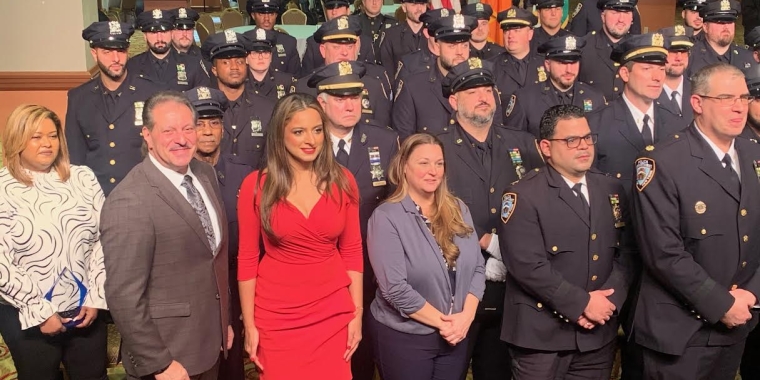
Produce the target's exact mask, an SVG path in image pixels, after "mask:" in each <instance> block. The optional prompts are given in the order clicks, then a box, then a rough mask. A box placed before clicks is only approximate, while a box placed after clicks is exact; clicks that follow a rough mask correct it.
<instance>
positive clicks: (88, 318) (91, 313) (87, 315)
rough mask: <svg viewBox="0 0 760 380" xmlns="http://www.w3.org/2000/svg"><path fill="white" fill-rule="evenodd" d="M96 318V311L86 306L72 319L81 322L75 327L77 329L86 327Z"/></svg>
mask: <svg viewBox="0 0 760 380" xmlns="http://www.w3.org/2000/svg"><path fill="white" fill-rule="evenodd" d="M97 317H98V309H94V308H91V307H87V306H82V307H81V308H80V310H79V315H77V316H76V317H74V320H75V321H78V320H80V319H81V320H82V323H80V324H78V325H77V328H78V329H81V328H85V327H88V326H90V325H91V324H92V322H94V321H95V318H97Z"/></svg>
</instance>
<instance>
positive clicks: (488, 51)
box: [470, 42, 507, 60]
mask: <svg viewBox="0 0 760 380" xmlns="http://www.w3.org/2000/svg"><path fill="white" fill-rule="evenodd" d="M506 51H507V49H504V48H503V47H501V46H499V45H496V44H495V43H493V42H486V45H485V46H483V48H482V49H480V50H478V49H476V48H475V46H473V45H472V44H470V58H473V57H477V58H480V59H482V60H491V59H494V58H496V56H497V55H499V54H501V53H505V52H506Z"/></svg>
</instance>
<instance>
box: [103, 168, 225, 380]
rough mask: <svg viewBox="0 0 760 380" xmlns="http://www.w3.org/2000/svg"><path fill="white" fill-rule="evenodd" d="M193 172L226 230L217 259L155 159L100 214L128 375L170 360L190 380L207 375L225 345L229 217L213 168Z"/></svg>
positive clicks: (148, 371) (111, 299) (114, 312)
mask: <svg viewBox="0 0 760 380" xmlns="http://www.w3.org/2000/svg"><path fill="white" fill-rule="evenodd" d="M190 168H191V170H192V171H193V174H195V176H196V177H198V179H199V182H200V183H201V185H202V186H203V188H204V190H205V191H206V194H208V196H209V198H210V199H211V202H210V203H212V204H213V207H214V209H215V210H216V213H217V216H218V219H219V226H220V228H221V229H222V239H221V244H220V245H219V248H217V249H218V251H217V252H216V254H215V255H212V252H211V247H210V246H209V243H208V240H207V239H206V234H205V232H204V230H203V226H202V225H201V221H200V218H198V216H197V214H196V213H195V211H194V210H193V208H192V206H190V203H189V202H188V201H187V200H186V199H185V198H184V197H183V196H182V194H180V192H179V191H177V188H176V187H175V186H174V185H172V184H171V182H169V180H168V179H167V178H166V176H164V175H163V174H162V173H161V172H160V171H159V170H158V168H156V166H155V165H154V164H153V162H152V161H151V160H150V158H149V157H146V158H145V160H144V161H143V162H142V163H140V164H138V165H137V166H135V167H134V168H133V169H132V171H130V172H129V174H127V176H126V177H125V178H124V180H123V181H122V182H121V183H120V184H119V185H118V186H117V187H116V189H114V191H113V192H112V193H111V194H110V195H109V196H108V197H107V198H106V202H105V205H104V206H103V211H102V213H101V233H102V237H101V242H102V244H103V254H104V257H105V266H106V275H107V276H106V284H105V290H106V299H108V303H109V304H108V306H109V307H110V310H111V314H112V315H113V319H114V321H115V322H116V328H117V329H118V330H119V332H120V333H121V337H122V343H123V347H122V350H123V351H122V352H123V354H124V369H125V370H126V372H127V373H128V374H130V375H132V376H134V377H142V376H149V375H151V374H153V373H154V372H156V371H159V370H161V369H162V368H164V367H166V366H168V365H169V364H170V363H171V361H172V360H176V361H178V362H179V363H180V364H182V365H183V366H184V367H185V368H186V369H187V372H188V373H189V374H190V375H197V374H199V373H203V372H205V371H207V370H209V369H210V368H211V367H212V366H213V365H214V363H216V361H217V360H218V359H219V348H220V346H222V345H223V344H224V342H226V340H227V325H229V284H228V263H227V241H228V235H227V234H228V232H227V222H226V215H225V213H224V207H223V206H222V201H221V193H220V191H219V185H218V184H217V182H216V175H215V173H214V168H212V167H211V166H210V165H208V164H205V163H202V162H200V161H197V160H193V161H192V162H190ZM225 347H226V345H225ZM225 354H226V352H225Z"/></svg>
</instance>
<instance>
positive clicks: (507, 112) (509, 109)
mask: <svg viewBox="0 0 760 380" xmlns="http://www.w3.org/2000/svg"><path fill="white" fill-rule="evenodd" d="M515 102H517V95H515V94H512V97H510V98H509V104H507V109H506V110H505V111H504V115H505V116H506V117H509V115H511V114H512V111H513V110H514V109H515Z"/></svg>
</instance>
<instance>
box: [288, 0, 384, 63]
mask: <svg viewBox="0 0 760 380" xmlns="http://www.w3.org/2000/svg"><path fill="white" fill-rule="evenodd" d="M324 5H325V18H326V19H327V21H330V20H332V19H334V18H336V17H340V16H347V15H348V7H349V6H350V5H351V3H350V2H349V0H327V1H325V2H324ZM354 17H357V16H354ZM359 39H361V41H362V42H361V45H360V48H359V58H358V60H360V61H363V62H367V63H376V59H375V58H376V49H375V48H374V47H373V45H372V39H371V38H370V37H367V35H365V34H362V35H361V36H359ZM324 65H325V57H323V56H322V53H321V52H320V51H319V43H318V42H317V41H315V40H314V35H311V36H309V38H307V39H306V51H304V53H303V59H301V72H300V73H299V74H298V77H305V76H307V75H309V74H311V73H313V72H314V70H316V69H318V68H320V67H322V66H324Z"/></svg>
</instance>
